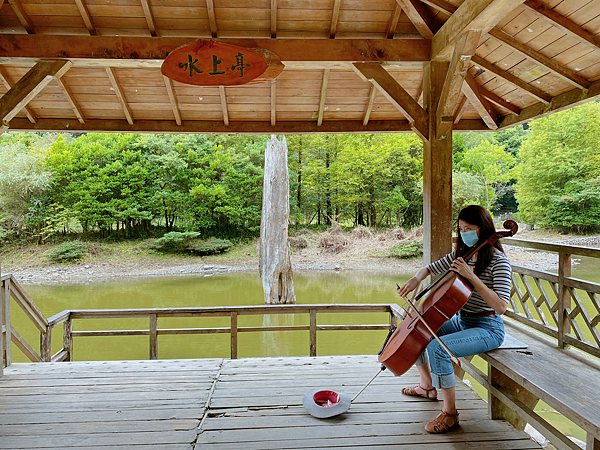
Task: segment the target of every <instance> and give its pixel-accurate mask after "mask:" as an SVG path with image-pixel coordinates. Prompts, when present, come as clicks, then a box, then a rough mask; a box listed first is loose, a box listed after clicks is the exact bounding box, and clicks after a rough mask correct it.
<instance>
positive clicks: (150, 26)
mask: <svg viewBox="0 0 600 450" xmlns="http://www.w3.org/2000/svg"><path fill="white" fill-rule="evenodd" d="M140 1H141V2H142V9H143V10H144V16H146V23H147V24H148V29H149V30H150V34H151V35H152V36H157V34H156V24H155V23H154V14H152V8H151V7H150V4H149V3H148V0H140Z"/></svg>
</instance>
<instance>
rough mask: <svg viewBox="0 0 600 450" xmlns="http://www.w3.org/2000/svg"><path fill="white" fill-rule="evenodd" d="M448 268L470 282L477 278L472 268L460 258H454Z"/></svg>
mask: <svg viewBox="0 0 600 450" xmlns="http://www.w3.org/2000/svg"><path fill="white" fill-rule="evenodd" d="M450 270H452V271H453V272H456V273H457V274H459V275H460V276H462V277H464V278H466V279H467V280H469V281H470V282H471V284H473V282H474V281H475V280H476V279H477V275H475V272H473V268H472V267H471V266H469V265H468V264H467V263H466V262H465V260H464V259H462V258H456V259H455V260H454V261H452V267H451V268H450Z"/></svg>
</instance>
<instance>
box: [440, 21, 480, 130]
mask: <svg viewBox="0 0 600 450" xmlns="http://www.w3.org/2000/svg"><path fill="white" fill-rule="evenodd" d="M480 38H481V32H479V31H467V32H466V33H465V34H463V35H462V36H461V38H460V39H459V40H458V42H457V43H456V45H455V46H454V52H453V54H452V59H451V60H450V66H449V67H448V71H447V72H446V79H445V80H444V86H443V88H442V93H441V94H440V98H439V101H438V106H437V109H436V111H437V117H436V118H435V120H436V122H437V124H436V130H437V138H438V139H441V138H442V136H445V135H446V134H447V133H448V131H450V130H452V125H453V123H454V114H455V113H456V109H457V108H458V105H459V102H460V99H461V96H460V93H461V90H462V85H463V82H464V81H465V76H466V75H467V70H468V69H469V65H470V63H471V56H473V55H474V54H475V50H477V45H478V44H479V39H480Z"/></svg>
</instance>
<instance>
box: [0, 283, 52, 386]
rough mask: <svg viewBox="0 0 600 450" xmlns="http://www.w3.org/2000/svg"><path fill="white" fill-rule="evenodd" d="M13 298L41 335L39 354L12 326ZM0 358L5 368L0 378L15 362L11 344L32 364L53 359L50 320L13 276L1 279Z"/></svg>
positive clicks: (2, 369)
mask: <svg viewBox="0 0 600 450" xmlns="http://www.w3.org/2000/svg"><path fill="white" fill-rule="evenodd" d="M11 298H12V299H13V300H14V301H15V303H16V304H17V305H18V306H19V307H20V308H21V309H22V310H23V312H24V313H25V314H26V315H27V317H29V319H30V320H31V322H32V323H33V324H34V325H35V326H36V327H37V329H38V330H39V332H40V351H39V353H38V352H36V351H35V349H34V348H33V347H32V346H31V345H30V344H29V343H28V342H27V341H26V340H25V339H24V338H23V336H21V334H20V333H19V332H18V331H17V330H15V328H14V327H13V326H12V322H11V313H10V306H11V301H10V300H11ZM0 327H1V330H2V333H1V335H0V354H1V355H2V365H1V367H0V375H2V373H3V371H4V367H7V366H9V365H10V364H11V362H12V351H11V342H12V343H13V344H15V345H16V346H17V347H18V348H19V349H20V350H21V351H22V352H23V353H24V354H25V356H26V357H27V358H29V360H30V361H33V362H43V361H50V360H51V357H50V354H51V353H52V351H51V345H52V344H51V330H52V328H51V327H50V326H49V324H48V319H46V317H44V315H43V314H42V312H41V311H40V310H39V309H38V307H37V306H36V305H35V303H33V301H32V300H31V299H30V298H29V296H28V295H27V293H26V292H25V290H24V289H23V288H22V287H21V285H20V284H19V283H18V282H17V280H16V279H15V278H14V277H13V276H12V275H11V274H9V273H8V274H2V276H0Z"/></svg>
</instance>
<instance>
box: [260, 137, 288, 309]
mask: <svg viewBox="0 0 600 450" xmlns="http://www.w3.org/2000/svg"><path fill="white" fill-rule="evenodd" d="M287 155H288V150H287V143H286V141H285V137H283V138H282V140H281V141H279V140H278V139H277V137H276V136H271V139H270V140H269V141H268V142H267V148H266V150H265V172H264V183H263V202H262V216H261V221H260V257H259V270H260V277H261V279H262V283H263V290H264V293H265V303H266V304H280V303H296V296H295V295H294V281H293V279H292V262H291V260H290V249H289V245H288V222H289V218H290V183H289V173H288V165H287Z"/></svg>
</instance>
